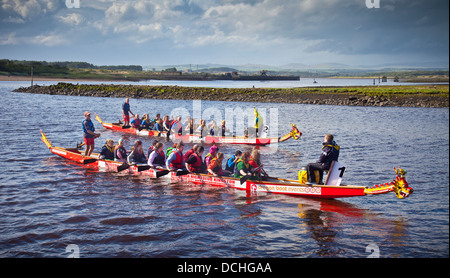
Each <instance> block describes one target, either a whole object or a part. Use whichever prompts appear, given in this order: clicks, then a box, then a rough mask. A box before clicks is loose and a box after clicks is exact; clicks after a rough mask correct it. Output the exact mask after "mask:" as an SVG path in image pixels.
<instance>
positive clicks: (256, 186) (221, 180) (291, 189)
mask: <svg viewBox="0 0 450 278" xmlns="http://www.w3.org/2000/svg"><path fill="white" fill-rule="evenodd" d="M41 135H42V138H41V139H42V141H43V142H44V143H45V144H46V145H47V147H48V149H49V150H50V151H51V152H52V153H54V154H56V155H59V156H61V157H63V158H65V159H68V160H71V161H75V162H77V163H79V164H80V165H84V166H85V167H90V168H93V169H96V170H98V171H107V172H121V173H126V174H131V175H148V176H149V177H151V178H164V179H167V180H168V182H188V183H194V184H199V185H204V184H208V185H212V186H219V187H228V188H236V189H239V190H246V191H249V192H266V193H275V194H286V195H292V196H304V197H314V198H325V199H335V198H344V197H356V196H366V195H377V194H385V193H389V192H394V193H395V195H396V196H397V197H398V198H400V199H404V198H406V197H408V196H409V195H410V194H411V193H412V192H413V189H412V188H411V187H409V185H408V183H407V182H406V179H405V174H406V171H404V170H403V169H401V168H400V167H399V169H395V168H394V169H395V172H396V174H397V176H396V178H395V179H394V180H393V181H392V182H390V183H385V184H381V185H375V186H373V187H366V186H357V185H343V184H339V185H330V184H327V183H326V184H325V185H314V184H305V183H301V182H299V181H297V180H289V179H281V178H272V177H269V178H268V179H267V180H265V181H253V180H245V181H243V180H242V179H239V178H233V177H220V176H212V175H209V174H196V173H189V172H187V171H173V172H170V171H169V170H166V169H151V168H150V166H148V165H128V164H125V163H121V162H116V161H111V160H102V159H98V154H92V155H91V156H85V155H83V154H82V153H81V152H80V151H79V150H78V148H62V147H54V146H52V144H51V143H50V142H49V141H48V139H47V136H46V135H45V134H44V132H43V131H42V130H41ZM337 168H338V167H336V170H337V172H338V171H339V170H338V169H337ZM331 172H332V170H330V173H328V176H330V175H332V173H331ZM338 175H339V174H338ZM328 180H329V179H328V178H327V181H328Z"/></svg>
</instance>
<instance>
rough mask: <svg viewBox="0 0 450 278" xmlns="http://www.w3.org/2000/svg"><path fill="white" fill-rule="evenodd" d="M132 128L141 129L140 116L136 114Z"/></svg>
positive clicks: (132, 121)
mask: <svg viewBox="0 0 450 278" xmlns="http://www.w3.org/2000/svg"><path fill="white" fill-rule="evenodd" d="M131 126H132V127H134V128H136V129H140V128H141V119H140V118H139V115H138V114H135V115H134V117H133V119H132V120H131Z"/></svg>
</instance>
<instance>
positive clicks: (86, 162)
mask: <svg viewBox="0 0 450 278" xmlns="http://www.w3.org/2000/svg"><path fill="white" fill-rule="evenodd" d="M96 161H97V159H95V158H87V159H84V160H83V164H91V163H94V162H96Z"/></svg>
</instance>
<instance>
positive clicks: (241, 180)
mask: <svg viewBox="0 0 450 278" xmlns="http://www.w3.org/2000/svg"><path fill="white" fill-rule="evenodd" d="M248 178H250V176H249V175H245V176H242V178H241V179H240V182H241V184H243V183H244V182H246V181H247V180H248Z"/></svg>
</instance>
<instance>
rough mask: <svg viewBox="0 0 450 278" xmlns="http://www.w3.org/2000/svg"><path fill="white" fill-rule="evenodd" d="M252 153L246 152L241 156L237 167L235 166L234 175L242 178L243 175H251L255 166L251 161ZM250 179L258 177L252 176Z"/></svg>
mask: <svg viewBox="0 0 450 278" xmlns="http://www.w3.org/2000/svg"><path fill="white" fill-rule="evenodd" d="M249 160H250V153H249V152H244V153H243V154H242V156H241V158H239V159H238V161H237V162H236V167H235V168H234V177H235V178H242V177H243V176H251V175H252V170H253V167H252V166H251V165H250V163H249ZM249 179H250V180H256V179H257V178H256V177H250V178H249Z"/></svg>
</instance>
